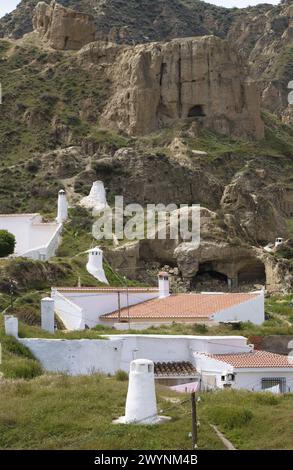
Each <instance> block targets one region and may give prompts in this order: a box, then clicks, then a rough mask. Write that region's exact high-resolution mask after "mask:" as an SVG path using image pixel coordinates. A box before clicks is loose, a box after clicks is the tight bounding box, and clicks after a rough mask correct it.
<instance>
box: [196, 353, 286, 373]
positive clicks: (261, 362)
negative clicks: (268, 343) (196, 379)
mask: <svg viewBox="0 0 293 470" xmlns="http://www.w3.org/2000/svg"><path fill="white" fill-rule="evenodd" d="M203 354H204V355H205V356H207V357H210V358H211V359H215V360H218V361H222V362H226V363H227V364H231V365H232V366H234V367H235V368H240V369H241V368H275V367H276V368H287V367H289V368H293V361H292V362H291V361H289V357H288V356H283V355H281V354H276V353H271V352H268V351H263V350H254V351H251V352H239V353H221V354H209V353H203Z"/></svg>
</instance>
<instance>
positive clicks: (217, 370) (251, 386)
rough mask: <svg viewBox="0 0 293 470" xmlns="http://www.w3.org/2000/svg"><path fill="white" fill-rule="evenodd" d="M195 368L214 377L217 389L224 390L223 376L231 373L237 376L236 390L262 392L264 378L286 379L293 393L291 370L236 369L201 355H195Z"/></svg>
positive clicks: (288, 389)
mask: <svg viewBox="0 0 293 470" xmlns="http://www.w3.org/2000/svg"><path fill="white" fill-rule="evenodd" d="M194 359H195V366H196V368H197V370H198V371H199V372H200V373H201V375H202V376H203V379H205V377H210V376H214V377H215V386H216V388H219V389H222V388H224V383H225V382H223V381H222V380H221V377H222V375H226V374H229V373H234V374H235V380H234V381H233V382H231V387H232V388H235V389H245V390H250V391H255V392H257V391H260V390H262V378H272V377H274V378H277V377H285V378H286V385H287V390H286V391H288V392H289V391H291V392H292V391H293V370H292V369H290V368H287V369H286V368H279V367H276V368H273V367H272V368H271V369H270V368H264V369H262V368H236V367H233V366H232V365H230V364H227V363H226V362H223V361H219V360H217V359H213V358H209V357H207V356H203V355H201V354H194Z"/></svg>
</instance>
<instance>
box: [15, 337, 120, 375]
mask: <svg viewBox="0 0 293 470" xmlns="http://www.w3.org/2000/svg"><path fill="white" fill-rule="evenodd" d="M19 341H20V342H21V343H22V344H24V345H25V346H26V347H27V348H29V350H30V351H31V352H32V353H33V354H34V356H35V357H36V358H37V359H38V360H39V361H40V362H41V364H42V366H43V367H44V368H45V369H46V370H47V371H49V372H62V373H66V374H69V375H89V374H93V373H99V372H100V373H104V374H115V372H116V371H117V370H118V369H119V368H120V367H119V366H120V357H121V347H122V341H121V340H119V339H118V340H116V341H108V340H93V339H92V340H89V339H81V340H60V339H38V338H26V339H20V340H19Z"/></svg>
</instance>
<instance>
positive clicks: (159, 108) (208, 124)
mask: <svg viewBox="0 0 293 470" xmlns="http://www.w3.org/2000/svg"><path fill="white" fill-rule="evenodd" d="M80 56H81V59H84V60H88V61H90V62H93V63H95V64H96V65H101V66H103V68H104V70H105V73H106V76H107V77H108V79H109V81H111V96H110V98H109V100H108V103H107V105H106V107H105V109H104V111H103V113H102V116H101V124H102V125H105V126H106V127H111V128H115V129H118V130H123V131H125V132H127V133H129V134H132V135H138V134H147V133H149V132H152V131H155V130H157V129H160V128H161V127H164V126H168V125H172V124H174V122H176V121H178V120H187V121H189V122H190V123H194V128H209V129H213V130H214V131H216V132H218V133H220V134H226V135H230V136H234V137H245V138H252V139H261V138H263V136H264V127H263V123H262V120H261V118H260V99H259V94H258V91H257V87H256V85H255V83H253V82H251V81H250V80H247V79H246V77H247V70H246V68H245V65H244V64H243V62H242V60H241V59H240V58H239V57H238V56H237V54H236V53H235V51H234V50H233V48H231V47H230V46H229V44H228V42H227V41H224V40H222V39H219V38H216V37H214V36H204V37H201V38H186V39H176V40H172V41H170V42H167V43H151V44H147V45H140V46H135V47H117V48H115V46H114V45H110V46H109V45H108V44H101V43H96V44H90V45H88V46H86V47H85V48H84V49H83V50H82V51H81V52H80Z"/></svg>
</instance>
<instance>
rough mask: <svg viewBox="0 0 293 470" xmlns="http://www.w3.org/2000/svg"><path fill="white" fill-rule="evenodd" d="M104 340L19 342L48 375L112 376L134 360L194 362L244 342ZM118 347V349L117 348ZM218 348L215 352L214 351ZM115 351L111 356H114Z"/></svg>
mask: <svg viewBox="0 0 293 470" xmlns="http://www.w3.org/2000/svg"><path fill="white" fill-rule="evenodd" d="M105 338H107V339H105V340H56V339H38V338H29V339H21V340H20V341H21V342H22V343H23V344H25V346H27V347H28V348H29V349H30V350H31V351H32V353H33V354H34V355H35V356H36V358H37V359H39V360H40V361H41V363H42V365H43V366H44V368H45V369H46V370H48V371H50V372H58V371H61V372H67V373H69V374H73V375H76V374H78V373H80V374H88V373H90V372H91V371H92V370H94V371H102V372H104V373H110V374H113V373H114V372H115V371H117V370H119V369H122V370H124V371H125V372H129V364H130V362H131V361H133V360H134V359H139V358H143V359H149V360H151V361H154V362H169V361H191V362H192V363H195V360H194V354H193V353H194V351H201V350H202V347H203V345H205V349H206V350H211V351H212V352H219V353H220V352H222V345H221V344H222V343H223V344H225V348H226V349H227V348H228V347H229V343H230V345H231V346H230V352H235V350H236V349H237V348H236V343H237V340H238V345H242V344H243V342H244V341H246V339H245V338H244V337H242V336H239V337H214V338H216V339H218V343H221V344H220V345H219V344H217V343H215V344H212V345H211V343H210V342H209V341H210V338H211V337H203V336H175V335H174V336H170V335H109V336H107V337H105ZM117 348H118V349H117ZM216 348H218V349H216ZM114 351H115V354H114Z"/></svg>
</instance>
